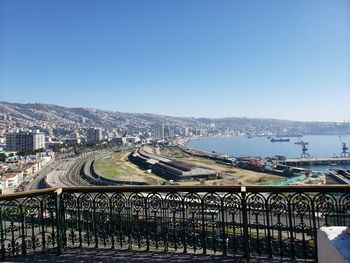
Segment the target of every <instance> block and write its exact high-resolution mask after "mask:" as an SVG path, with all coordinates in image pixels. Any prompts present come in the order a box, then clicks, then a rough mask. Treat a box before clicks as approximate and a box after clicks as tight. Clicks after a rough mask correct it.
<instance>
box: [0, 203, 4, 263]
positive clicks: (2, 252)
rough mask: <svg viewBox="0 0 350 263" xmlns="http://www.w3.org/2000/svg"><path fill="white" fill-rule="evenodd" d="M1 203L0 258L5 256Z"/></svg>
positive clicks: (0, 206) (0, 208) (0, 207)
mask: <svg viewBox="0 0 350 263" xmlns="http://www.w3.org/2000/svg"><path fill="white" fill-rule="evenodd" d="M2 209H3V207H2V205H0V235H1V236H0V238H1V241H0V242H1V258H2V259H3V258H5V244H4V219H3V215H2Z"/></svg>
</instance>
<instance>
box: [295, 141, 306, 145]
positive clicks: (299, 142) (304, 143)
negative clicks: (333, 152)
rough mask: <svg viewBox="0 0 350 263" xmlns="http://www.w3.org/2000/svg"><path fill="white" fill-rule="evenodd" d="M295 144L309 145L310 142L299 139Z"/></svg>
mask: <svg viewBox="0 0 350 263" xmlns="http://www.w3.org/2000/svg"><path fill="white" fill-rule="evenodd" d="M294 144H299V145H302V144H303V145H308V144H309V143H308V142H304V141H297V142H295V143H294Z"/></svg>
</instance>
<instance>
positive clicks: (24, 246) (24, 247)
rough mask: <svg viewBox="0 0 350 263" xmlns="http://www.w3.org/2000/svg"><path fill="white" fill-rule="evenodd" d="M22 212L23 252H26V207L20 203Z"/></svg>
mask: <svg viewBox="0 0 350 263" xmlns="http://www.w3.org/2000/svg"><path fill="white" fill-rule="evenodd" d="M20 213H21V221H22V222H21V223H22V229H21V235H22V253H23V254H26V239H25V233H24V228H25V215H24V207H23V204H21V205H20Z"/></svg>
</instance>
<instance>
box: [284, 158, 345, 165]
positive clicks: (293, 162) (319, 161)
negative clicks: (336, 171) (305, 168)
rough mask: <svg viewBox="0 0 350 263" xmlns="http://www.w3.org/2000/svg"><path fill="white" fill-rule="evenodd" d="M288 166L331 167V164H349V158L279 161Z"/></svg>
mask: <svg viewBox="0 0 350 263" xmlns="http://www.w3.org/2000/svg"><path fill="white" fill-rule="evenodd" d="M280 163H282V164H285V165H288V166H298V165H315V164H316V165H317V164H320V165H331V164H350V158H349V157H320V158H294V159H286V160H283V161H280Z"/></svg>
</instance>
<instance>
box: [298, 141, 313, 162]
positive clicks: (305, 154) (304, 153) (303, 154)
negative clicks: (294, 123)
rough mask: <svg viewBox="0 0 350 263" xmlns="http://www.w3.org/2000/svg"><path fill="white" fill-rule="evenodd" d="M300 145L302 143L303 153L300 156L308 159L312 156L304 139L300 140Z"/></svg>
mask: <svg viewBox="0 0 350 263" xmlns="http://www.w3.org/2000/svg"><path fill="white" fill-rule="evenodd" d="M300 145H301V150H302V153H301V155H300V158H303V159H308V158H311V157H310V154H309V153H308V150H309V149H308V148H307V147H306V145H308V143H307V142H304V141H301V142H300Z"/></svg>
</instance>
